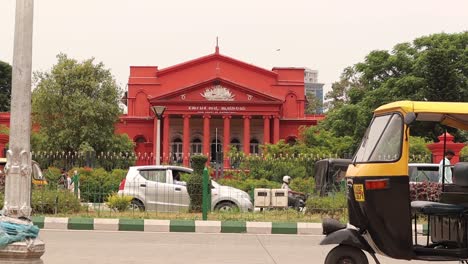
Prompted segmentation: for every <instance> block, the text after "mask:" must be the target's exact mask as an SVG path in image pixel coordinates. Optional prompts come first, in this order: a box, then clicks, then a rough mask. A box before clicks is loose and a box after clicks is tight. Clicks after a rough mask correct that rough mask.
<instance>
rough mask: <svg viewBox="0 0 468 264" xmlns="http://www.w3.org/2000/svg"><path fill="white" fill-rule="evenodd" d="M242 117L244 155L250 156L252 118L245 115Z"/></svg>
mask: <svg viewBox="0 0 468 264" xmlns="http://www.w3.org/2000/svg"><path fill="white" fill-rule="evenodd" d="M243 117H244V153H245V154H246V155H249V154H250V119H252V116H249V115H245V116H243Z"/></svg>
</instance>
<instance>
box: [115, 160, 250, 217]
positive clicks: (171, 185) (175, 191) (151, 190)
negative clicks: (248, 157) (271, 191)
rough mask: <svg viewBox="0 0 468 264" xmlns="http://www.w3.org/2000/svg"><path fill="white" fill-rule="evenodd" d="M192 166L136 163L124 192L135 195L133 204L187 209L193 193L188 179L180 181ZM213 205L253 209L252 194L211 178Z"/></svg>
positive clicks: (142, 207)
mask: <svg viewBox="0 0 468 264" xmlns="http://www.w3.org/2000/svg"><path fill="white" fill-rule="evenodd" d="M192 172H193V170H192V169H189V168H185V167H180V166H165V165H148V166H133V167H130V169H129V170H128V172H127V176H126V177H125V179H123V180H122V182H121V183H120V186H119V192H118V193H119V194H120V195H128V196H132V197H133V200H132V207H133V208H137V209H139V210H148V211H158V212H180V211H187V210H188V208H189V204H190V197H189V194H188V192H187V187H186V183H185V182H183V181H180V175H181V174H183V173H189V174H191V173H192ZM211 185H212V189H211V209H212V210H223V211H226V210H232V209H239V210H240V211H251V210H252V209H253V205H252V202H251V201H250V196H249V195H248V194H247V193H246V192H244V191H241V190H239V189H236V188H232V187H229V186H223V185H219V184H218V183H217V182H215V181H211Z"/></svg>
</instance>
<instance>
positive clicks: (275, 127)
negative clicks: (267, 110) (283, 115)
mask: <svg viewBox="0 0 468 264" xmlns="http://www.w3.org/2000/svg"><path fill="white" fill-rule="evenodd" d="M279 140H280V119H279V116H278V115H275V116H274V117H273V142H272V143H273V144H276V143H278V141H279Z"/></svg>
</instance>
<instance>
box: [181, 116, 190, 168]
mask: <svg viewBox="0 0 468 264" xmlns="http://www.w3.org/2000/svg"><path fill="white" fill-rule="evenodd" d="M182 117H183V118H184V139H183V143H182V144H183V145H182V155H183V164H184V166H185V167H188V166H189V165H190V160H189V156H190V115H183V116H182Z"/></svg>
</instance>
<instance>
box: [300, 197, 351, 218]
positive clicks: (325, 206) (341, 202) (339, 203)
mask: <svg viewBox="0 0 468 264" xmlns="http://www.w3.org/2000/svg"><path fill="white" fill-rule="evenodd" d="M306 207H307V213H321V214H331V215H334V214H335V213H336V212H337V211H341V212H343V209H345V208H347V198H346V193H344V192H339V193H335V194H334V195H332V196H324V197H320V196H311V197H309V198H308V199H307V202H306Z"/></svg>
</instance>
